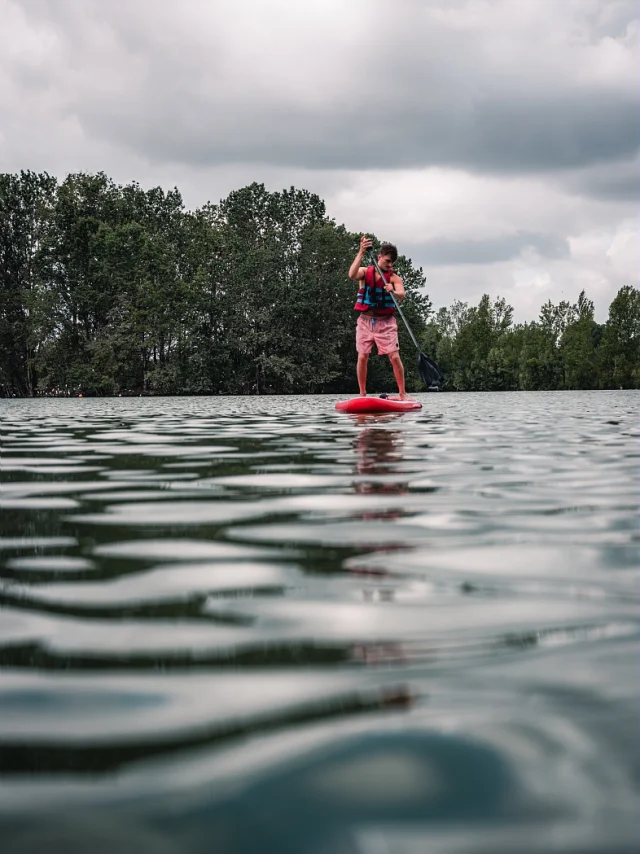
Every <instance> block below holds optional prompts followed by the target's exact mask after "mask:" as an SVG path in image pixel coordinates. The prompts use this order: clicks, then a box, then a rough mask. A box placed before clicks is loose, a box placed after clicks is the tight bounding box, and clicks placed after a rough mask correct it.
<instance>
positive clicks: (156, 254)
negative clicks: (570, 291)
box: [0, 171, 640, 396]
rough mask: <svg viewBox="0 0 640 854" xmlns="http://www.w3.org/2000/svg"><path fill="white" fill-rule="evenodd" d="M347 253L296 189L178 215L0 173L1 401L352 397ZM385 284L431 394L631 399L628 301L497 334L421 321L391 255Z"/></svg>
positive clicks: (121, 189)
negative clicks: (399, 293) (605, 391)
mask: <svg viewBox="0 0 640 854" xmlns="http://www.w3.org/2000/svg"><path fill="white" fill-rule="evenodd" d="M359 237H360V235H359V234H353V233H351V232H349V231H347V230H346V229H345V228H344V226H342V225H338V224H336V222H335V221H334V220H333V219H331V218H330V217H329V216H328V215H327V212H326V209H325V205H324V202H323V201H322V199H320V198H319V196H317V195H315V194H313V193H310V192H307V191H306V190H297V189H295V188H291V189H289V190H283V191H282V192H269V191H268V190H267V189H266V188H265V187H264V185H262V184H257V183H254V184H251V185H250V186H247V187H244V188H242V189H239V190H236V191H234V192H232V193H230V195H229V196H228V197H227V198H226V199H224V200H223V201H221V202H220V203H219V204H217V205H213V204H206V205H204V206H203V207H202V208H199V209H197V210H195V211H189V210H186V209H185V205H184V203H183V200H182V197H181V195H180V193H179V191H178V190H177V189H173V190H170V191H168V192H165V191H163V190H162V189H160V188H154V189H151V190H143V189H142V188H141V187H140V186H139V185H138V184H137V183H132V184H128V185H124V186H120V185H117V184H116V183H115V182H113V181H112V180H111V179H110V178H109V177H108V176H107V175H105V174H104V173H98V174H95V175H91V174H84V173H80V174H71V175H68V176H67V177H66V178H65V180H64V181H62V182H58V181H57V180H56V179H55V178H54V177H52V176H50V175H48V174H46V173H41V174H37V173H34V172H24V171H23V172H21V173H20V174H2V175H0V396H32V395H37V394H60V395H75V394H79V393H82V394H85V395H94V394H95V395H114V394H272V393H280V394H286V393H318V392H330V393H353V392H355V391H356V390H357V384H356V378H355V362H356V353H355V315H354V312H353V303H354V300H355V293H354V283H353V282H352V281H350V280H349V279H348V278H347V270H348V269H349V266H350V264H351V261H352V260H353V257H354V255H355V253H356V251H357V247H358V243H359ZM377 242H378V241H377V240H376V239H375V238H374V243H377ZM396 269H397V271H398V273H399V274H400V275H401V276H402V277H403V279H404V282H405V289H406V292H407V297H406V300H405V303H404V306H403V308H404V311H405V314H406V316H407V319H408V320H409V323H410V325H411V327H412V329H413V330H414V332H415V333H416V335H417V337H418V338H419V340H420V341H421V343H422V345H423V349H424V350H425V352H427V353H428V354H429V355H431V356H432V357H433V358H434V359H435V360H436V361H437V362H438V363H439V365H440V367H441V368H442V370H443V372H444V374H445V376H446V379H447V385H446V388H447V389H451V390H461V391H463V390H474V391H476V390H498V389H565V388H619V387H623V388H639V387H640V292H639V291H638V290H637V289H635V288H632V287H629V286H627V287H623V288H621V289H620V291H619V292H618V294H617V296H616V297H615V299H614V300H613V302H612V303H611V306H610V309H609V319H608V320H607V322H606V323H605V324H598V323H596V321H595V320H594V306H593V303H592V302H591V301H590V300H589V299H588V298H587V297H586V295H585V294H584V293H583V294H581V295H580V298H579V299H578V302H577V303H576V304H575V305H571V304H569V303H568V302H561V303H559V304H558V305H553V304H552V303H551V302H548V303H547V304H546V305H544V306H543V307H542V309H541V312H540V317H539V319H538V320H537V321H535V322H532V323H525V324H514V323H513V309H512V307H511V306H509V305H507V304H506V303H505V301H504V300H503V299H497V300H495V301H493V302H492V301H491V300H490V298H489V297H488V296H483V297H482V299H481V300H480V303H479V304H478V305H477V306H469V305H468V304H466V303H462V302H459V301H457V302H454V304H453V305H452V306H451V307H449V308H443V309H440V310H439V311H437V312H435V313H434V311H433V309H432V305H431V302H430V300H429V298H428V296H427V295H426V293H425V287H426V280H425V276H424V273H423V270H422V269H421V268H416V267H414V265H413V264H412V262H411V260H410V259H409V258H406V257H405V256H400V258H399V259H398V263H397V265H396ZM399 328H400V339H401V345H400V346H401V350H402V353H403V354H404V361H405V369H406V372H407V388H408V389H409V390H410V391H414V392H415V391H420V390H422V389H423V387H422V384H421V382H420V378H419V376H418V372H417V366H416V360H415V359H414V358H413V355H412V354H413V353H414V352H415V350H414V348H413V345H412V344H411V342H410V340H409V338H408V336H407V334H406V331H405V330H404V327H403V325H402V323H399ZM369 387H370V388H371V389H372V390H374V389H375V390H377V391H390V390H393V389H394V388H395V385H394V381H393V375H392V373H391V370H390V367H389V365H388V360H387V359H374V360H373V361H372V362H371V363H370V380H369Z"/></svg>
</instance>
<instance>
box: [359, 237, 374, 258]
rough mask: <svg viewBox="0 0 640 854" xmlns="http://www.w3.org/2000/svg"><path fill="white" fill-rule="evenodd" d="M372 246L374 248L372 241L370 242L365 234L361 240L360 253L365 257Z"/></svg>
mask: <svg viewBox="0 0 640 854" xmlns="http://www.w3.org/2000/svg"><path fill="white" fill-rule="evenodd" d="M372 246H373V243H372V242H371V240H369V238H368V237H367V235H366V234H363V235H362V237H361V238H360V252H362V254H363V255H364V253H365V252H366V251H367V250H368V249H371V247H372Z"/></svg>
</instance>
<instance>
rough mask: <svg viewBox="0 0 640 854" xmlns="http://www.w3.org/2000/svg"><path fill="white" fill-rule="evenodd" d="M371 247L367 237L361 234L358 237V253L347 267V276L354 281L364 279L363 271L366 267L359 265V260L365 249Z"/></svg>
mask: <svg viewBox="0 0 640 854" xmlns="http://www.w3.org/2000/svg"><path fill="white" fill-rule="evenodd" d="M370 248H371V241H370V240H369V238H368V237H365V235H364V234H363V235H362V237H361V238H360V249H359V250H358V254H357V255H356V257H355V258H354V259H353V264H352V265H351V266H350V267H349V278H350V279H353V280H354V281H355V282H357V281H359V280H360V279H364V273H365V270H366V267H361V266H360V262H361V261H362V256H363V255H364V253H365V252H366V251H367V249H370Z"/></svg>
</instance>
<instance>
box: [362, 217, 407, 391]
mask: <svg viewBox="0 0 640 854" xmlns="http://www.w3.org/2000/svg"><path fill="white" fill-rule="evenodd" d="M371 245H372V244H371V241H370V240H369V238H368V237H366V236H365V235H364V234H363V235H362V237H361V238H360V250H359V252H358V254H357V255H356V257H355V259H354V261H353V264H352V265H351V267H350V268H349V278H350V279H353V280H354V281H355V282H360V290H359V291H358V297H357V299H356V304H355V305H354V309H355V311H357V312H359V315H358V322H357V324H356V350H357V351H358V385H359V386H360V397H366V396H367V367H368V364H369V354H370V353H371V350H372V348H373V345H374V344H375V345H376V347H377V349H378V355H379V356H388V357H389V360H390V362H391V367H392V368H393V375H394V376H395V378H396V382H397V383H398V393H399V397H400V400H406V399H407V394H406V392H405V388H404V366H403V364H402V361H401V359H400V345H399V343H398V323H397V321H396V319H395V316H394V315H395V305H394V303H393V298H392V297H391V295H390V294H391V292H392V291H393V294H394V296H395V298H396V299H397V300H401V299H404V285H403V283H402V279H401V278H400V276H398V275H397V273H395V272H394V270H393V265H394V263H395V261H396V260H397V258H398V250H397V249H396V247H395V246H394V245H393V244H392V243H383V244H382V246H381V247H380V251H379V253H378V266H379V267H380V270H381V271H382V275H383V276H384V281H383V280H382V279H381V278H380V276H379V275H378V273H377V271H376V269H375V267H374V266H373V264H371V265H370V266H369V267H361V266H360V262H361V261H362V257H363V255H364V254H365V253H366V252H367V251H368V250H369V249H370V248H371Z"/></svg>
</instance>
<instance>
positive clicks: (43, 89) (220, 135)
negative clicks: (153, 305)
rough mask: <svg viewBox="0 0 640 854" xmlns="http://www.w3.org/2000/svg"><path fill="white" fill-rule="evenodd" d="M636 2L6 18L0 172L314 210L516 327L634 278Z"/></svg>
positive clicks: (82, 8) (20, 6)
mask: <svg viewBox="0 0 640 854" xmlns="http://www.w3.org/2000/svg"><path fill="white" fill-rule="evenodd" d="M639 17H640V4H639V3H638V0H0V21H2V26H1V27H0V171H1V172H18V171H20V170H21V169H31V170H34V171H38V172H39V171H47V172H49V173H50V174H53V175H56V176H57V177H58V178H59V179H63V178H64V177H65V176H66V175H67V174H68V173H70V172H80V171H84V172H96V171H104V172H106V173H107V174H108V175H109V176H110V177H111V178H113V179H114V180H115V181H117V182H118V183H129V182H131V181H138V182H139V183H140V184H141V185H142V186H143V187H145V188H149V187H154V186H162V187H163V188H164V189H165V190H168V189H171V188H172V187H178V189H179V190H180V191H181V192H182V194H183V197H184V200H185V204H186V206H187V207H188V208H191V209H195V208H197V207H199V206H200V205H202V204H204V203H206V202H207V201H211V202H214V203H215V202H217V201H219V200H220V199H222V198H224V197H225V196H226V195H227V194H228V193H229V192H230V191H231V190H234V189H238V188H240V187H243V186H245V185H247V184H250V183H252V182H253V181H258V182H260V183H264V184H265V185H266V186H267V188H268V189H269V190H281V189H284V188H288V187H291V186H295V187H296V188H298V189H307V190H310V191H312V192H315V193H318V194H319V195H320V196H321V197H322V198H323V199H324V201H325V203H326V206H327V213H328V215H329V216H330V217H331V218H333V219H335V220H336V222H338V223H344V224H345V225H346V226H347V228H349V229H350V230H352V231H355V232H358V233H362V232H366V233H369V234H375V235H376V236H377V237H378V238H379V239H381V240H388V241H391V242H393V243H395V244H396V245H397V246H398V249H399V251H400V252H401V253H403V254H405V255H407V256H408V257H410V258H411V259H412V261H413V263H414V265H415V266H419V267H422V268H423V271H424V274H425V276H426V280H427V288H426V290H427V293H428V294H429V296H430V298H431V300H432V302H433V305H434V307H436V308H438V307H440V306H444V305H450V304H451V303H452V302H453V301H454V300H456V299H457V300H462V301H464V302H469V303H471V304H475V303H477V302H478V300H479V299H480V297H481V296H482V294H484V293H488V294H489V295H490V296H491V297H492V298H495V297H498V296H501V297H504V298H506V299H507V301H508V302H509V303H510V304H511V305H513V306H514V309H515V319H516V320H518V321H525V320H534V319H536V318H537V316H538V313H539V309H540V306H541V305H542V304H543V303H544V302H546V301H547V300H549V299H551V300H552V301H553V302H559V301H560V300H562V299H566V300H570V301H572V302H574V301H575V300H576V299H577V297H578V294H579V293H580V291H581V290H583V289H584V290H585V291H586V292H587V296H588V297H590V298H591V299H592V300H593V301H594V302H595V306H596V319H598V320H599V321H601V322H602V321H604V320H606V317H607V313H608V306H609V303H610V302H611V300H612V299H613V297H614V296H615V295H616V293H617V291H618V290H619V289H620V288H621V287H622V286H623V285H629V284H631V285H633V286H634V287H638V272H639V270H640V235H639V232H640V227H639V217H638V213H639V208H638V200H639V184H640V110H639V97H638V96H639V86H638V81H639V80H640V77H639V71H640V63H639V61H638V60H639V49H638V43H639V32H640V25H639Z"/></svg>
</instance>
